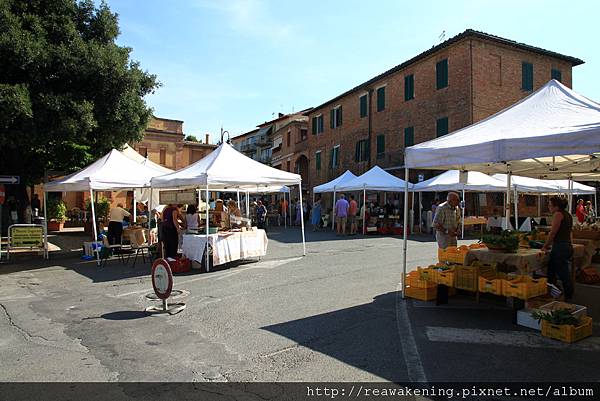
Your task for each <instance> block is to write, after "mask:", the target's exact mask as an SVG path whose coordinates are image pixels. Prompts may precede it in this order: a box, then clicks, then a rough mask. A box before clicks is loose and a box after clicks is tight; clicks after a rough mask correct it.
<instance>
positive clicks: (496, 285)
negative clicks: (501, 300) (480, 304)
mask: <svg viewBox="0 0 600 401" xmlns="http://www.w3.org/2000/svg"><path fill="white" fill-rule="evenodd" d="M506 277H507V276H506V273H494V274H492V275H487V276H486V275H482V274H481V273H480V274H479V292H486V293H489V294H494V295H502V284H503V282H504V281H506Z"/></svg>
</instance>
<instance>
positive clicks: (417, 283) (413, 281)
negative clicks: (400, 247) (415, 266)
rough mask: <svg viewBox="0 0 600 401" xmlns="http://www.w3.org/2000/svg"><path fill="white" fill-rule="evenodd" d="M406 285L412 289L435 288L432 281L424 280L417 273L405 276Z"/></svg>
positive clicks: (413, 272)
mask: <svg viewBox="0 0 600 401" xmlns="http://www.w3.org/2000/svg"><path fill="white" fill-rule="evenodd" d="M406 284H407V285H408V286H410V287H414V288H434V287H436V286H437V284H435V283H434V282H433V281H429V280H424V279H423V278H422V277H421V275H420V273H419V271H412V272H410V273H408V274H407V275H406Z"/></svg>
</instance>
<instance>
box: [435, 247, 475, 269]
mask: <svg viewBox="0 0 600 401" xmlns="http://www.w3.org/2000/svg"><path fill="white" fill-rule="evenodd" d="M467 252H469V247H468V246H466V245H463V246H461V247H460V248H456V247H448V248H446V249H441V248H439V249H438V261H440V262H447V263H456V264H459V265H462V264H464V263H465V257H466V256H467Z"/></svg>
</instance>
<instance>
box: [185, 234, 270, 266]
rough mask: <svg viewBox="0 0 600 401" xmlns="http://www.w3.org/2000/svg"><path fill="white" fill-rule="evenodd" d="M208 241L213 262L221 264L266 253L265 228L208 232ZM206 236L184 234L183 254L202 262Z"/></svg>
mask: <svg viewBox="0 0 600 401" xmlns="http://www.w3.org/2000/svg"><path fill="white" fill-rule="evenodd" d="M208 241H209V243H210V246H211V247H212V249H213V253H212V258H213V264H214V265H215V266H216V265H222V264H224V263H227V262H232V261H234V260H240V259H245V258H256V257H259V256H265V255H266V254H267V244H268V241H269V240H268V239H267V233H266V232H265V230H260V229H256V230H252V231H239V232H237V231H236V232H224V233H219V234H210V235H209V236H208ZM205 247H206V236H205V235H202V234H184V235H183V243H182V246H181V248H182V251H183V255H184V256H185V257H187V258H189V259H192V260H195V261H196V262H199V263H202V262H203V259H202V258H203V257H204V248H205Z"/></svg>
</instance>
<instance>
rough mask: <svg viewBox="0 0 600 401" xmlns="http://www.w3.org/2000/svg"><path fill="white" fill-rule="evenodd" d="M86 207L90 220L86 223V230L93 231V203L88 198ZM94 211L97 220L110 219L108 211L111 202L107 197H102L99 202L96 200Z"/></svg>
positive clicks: (87, 231)
mask: <svg viewBox="0 0 600 401" xmlns="http://www.w3.org/2000/svg"><path fill="white" fill-rule="evenodd" d="M85 209H86V210H87V212H88V217H89V220H88V221H87V222H86V223H85V232H86V233H91V232H92V204H91V202H90V200H89V199H88V200H86V202H85ZM94 212H95V213H96V222H97V223H98V222H101V221H105V220H106V219H108V213H109V212H110V202H109V201H108V199H106V198H100V199H98V201H97V202H94Z"/></svg>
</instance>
